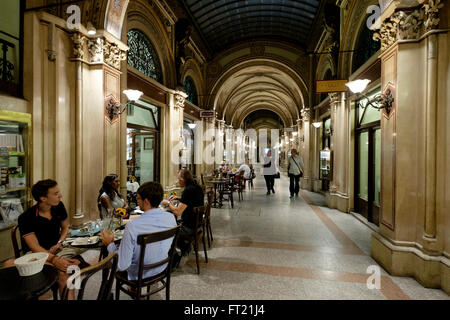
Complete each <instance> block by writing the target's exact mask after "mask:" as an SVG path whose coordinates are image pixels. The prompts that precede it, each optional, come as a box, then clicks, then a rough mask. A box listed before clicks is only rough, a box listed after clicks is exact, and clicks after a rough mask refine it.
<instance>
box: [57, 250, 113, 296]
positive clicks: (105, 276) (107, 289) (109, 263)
mask: <svg viewBox="0 0 450 320" xmlns="http://www.w3.org/2000/svg"><path fill="white" fill-rule="evenodd" d="M117 262H118V255H117V253H111V254H110V255H109V256H108V257H106V258H105V259H103V260H101V261H100V262H99V263H97V264H96V265H93V266H90V267H87V268H84V269H81V270H80V271H78V272H75V273H74V274H72V275H71V276H70V277H69V279H67V283H68V284H71V286H70V287H72V288H74V289H73V290H78V294H77V300H83V296H84V292H85V289H86V284H87V282H88V280H89V279H90V278H91V277H92V276H93V275H94V274H96V273H97V272H99V271H102V282H101V284H100V288H99V291H98V294H97V300H113V295H112V293H111V289H112V285H113V282H114V275H115V273H116V269H117ZM77 285H78V286H79V287H78V288H77ZM68 295H69V288H68V287H67V285H66V287H65V288H64V289H63V292H62V295H61V297H62V299H63V300H67V298H68Z"/></svg>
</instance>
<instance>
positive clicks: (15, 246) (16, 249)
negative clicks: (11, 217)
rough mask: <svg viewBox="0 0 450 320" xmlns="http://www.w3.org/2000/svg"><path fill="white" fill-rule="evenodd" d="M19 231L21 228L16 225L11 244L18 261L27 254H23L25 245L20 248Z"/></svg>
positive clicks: (12, 230)
mask: <svg viewBox="0 0 450 320" xmlns="http://www.w3.org/2000/svg"><path fill="white" fill-rule="evenodd" d="M17 230H19V226H18V225H16V226H14V227H12V229H11V243H12V246H13V249H14V257H15V258H16V259H17V258H19V257H20V256H21V255H23V254H25V252H23V245H22V243H21V246H20V248H19V242H18V241H17Z"/></svg>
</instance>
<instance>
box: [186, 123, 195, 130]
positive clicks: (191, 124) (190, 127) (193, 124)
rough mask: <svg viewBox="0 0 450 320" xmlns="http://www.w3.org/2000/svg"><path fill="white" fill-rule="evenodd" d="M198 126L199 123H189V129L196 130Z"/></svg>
mask: <svg viewBox="0 0 450 320" xmlns="http://www.w3.org/2000/svg"><path fill="white" fill-rule="evenodd" d="M196 126H197V124H196V123H188V127H189V129H192V130H194V129H195V127H196Z"/></svg>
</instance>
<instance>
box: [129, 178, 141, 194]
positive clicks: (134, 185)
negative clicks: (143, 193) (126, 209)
mask: <svg viewBox="0 0 450 320" xmlns="http://www.w3.org/2000/svg"><path fill="white" fill-rule="evenodd" d="M138 189H139V183H137V181H135V182H130V181H127V190H128V191H131V192H137V190H138Z"/></svg>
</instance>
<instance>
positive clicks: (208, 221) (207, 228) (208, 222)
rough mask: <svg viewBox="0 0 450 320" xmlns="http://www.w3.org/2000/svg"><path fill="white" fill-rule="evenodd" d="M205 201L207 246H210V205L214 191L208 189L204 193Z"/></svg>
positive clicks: (211, 237) (211, 238)
mask: <svg viewBox="0 0 450 320" xmlns="http://www.w3.org/2000/svg"><path fill="white" fill-rule="evenodd" d="M206 198H207V202H206V217H205V227H206V236H207V238H208V247H209V248H211V242H213V240H214V239H213V235H212V229H211V207H212V204H213V201H214V191H209V192H208V193H207V194H206Z"/></svg>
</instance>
